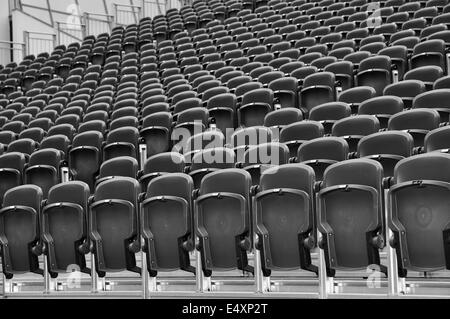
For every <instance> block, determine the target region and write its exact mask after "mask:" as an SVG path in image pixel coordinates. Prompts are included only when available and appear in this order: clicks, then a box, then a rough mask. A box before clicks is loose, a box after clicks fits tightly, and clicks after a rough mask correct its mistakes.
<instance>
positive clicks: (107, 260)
mask: <svg viewBox="0 0 450 319" xmlns="http://www.w3.org/2000/svg"><path fill="white" fill-rule="evenodd" d="M139 192H140V186H139V183H138V182H137V181H136V180H135V179H132V178H129V177H117V178H113V179H110V180H107V181H104V182H103V183H100V184H99V185H98V186H97V187H96V190H95V194H94V198H93V203H92V204H91V205H90V209H89V234H90V238H91V240H92V244H93V253H94V258H95V265H96V272H97V275H98V276H99V277H101V278H103V277H105V275H106V273H109V272H118V271H123V270H129V271H132V272H136V273H139V272H140V269H139V268H138V267H137V266H136V258H135V253H136V252H138V251H139V249H140V243H139V216H138V194H139ZM124 242H126V245H125V246H123V243H124ZM117 247H123V248H122V249H117Z"/></svg>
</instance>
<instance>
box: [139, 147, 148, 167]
mask: <svg viewBox="0 0 450 319" xmlns="http://www.w3.org/2000/svg"><path fill="white" fill-rule="evenodd" d="M146 159H147V145H146V144H139V166H140V169H141V170H143V169H144V164H145V161H146Z"/></svg>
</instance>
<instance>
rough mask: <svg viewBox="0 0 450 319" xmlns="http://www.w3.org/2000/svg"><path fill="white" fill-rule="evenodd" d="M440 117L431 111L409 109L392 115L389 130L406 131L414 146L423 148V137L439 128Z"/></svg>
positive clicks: (434, 111)
mask: <svg viewBox="0 0 450 319" xmlns="http://www.w3.org/2000/svg"><path fill="white" fill-rule="evenodd" d="M439 122H440V116H439V113H438V112H437V111H436V110H433V109H411V110H409V111H405V112H400V113H397V114H395V115H393V116H392V117H391V118H390V119H389V122H388V129H389V130H397V131H406V132H408V133H409V134H411V135H412V137H413V138H414V146H416V147H419V146H423V141H424V138H425V135H426V134H427V133H428V132H429V131H431V130H433V129H436V128H438V127H439Z"/></svg>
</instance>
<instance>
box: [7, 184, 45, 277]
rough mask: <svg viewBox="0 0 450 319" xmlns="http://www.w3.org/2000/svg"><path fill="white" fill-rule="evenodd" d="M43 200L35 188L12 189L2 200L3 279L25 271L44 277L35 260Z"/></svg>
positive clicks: (38, 248) (38, 242)
mask: <svg viewBox="0 0 450 319" xmlns="http://www.w3.org/2000/svg"><path fill="white" fill-rule="evenodd" d="M42 199H43V197H42V191H41V189H40V188H39V187H38V186H35V185H22V186H17V187H14V188H12V189H10V190H8V191H7V192H6V193H5V195H4V197H3V205H2V206H3V209H2V210H0V224H1V225H2V227H1V229H0V236H2V238H3V240H2V242H1V246H2V269H3V274H4V276H5V278H6V279H12V278H13V276H14V275H16V274H23V273H26V272H33V273H36V274H40V275H43V271H42V269H40V268H39V259H38V256H39V255H41V251H42V245H41V244H40V235H41V234H40V227H39V216H40V214H41V204H42Z"/></svg>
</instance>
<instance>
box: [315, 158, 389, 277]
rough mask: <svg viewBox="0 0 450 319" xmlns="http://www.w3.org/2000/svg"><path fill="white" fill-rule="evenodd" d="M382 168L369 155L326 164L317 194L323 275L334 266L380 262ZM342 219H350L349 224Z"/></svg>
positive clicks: (356, 267) (354, 267) (363, 266)
mask: <svg viewBox="0 0 450 319" xmlns="http://www.w3.org/2000/svg"><path fill="white" fill-rule="evenodd" d="M382 177H383V168H382V166H381V164H380V163H378V162H376V161H372V160H369V159H354V160H347V161H343V162H339V163H336V164H333V165H331V166H329V167H328V168H327V169H326V170H325V173H324V178H323V182H322V187H321V190H320V192H319V194H318V207H317V213H318V215H317V216H318V221H317V225H318V231H319V232H320V234H321V236H322V238H321V240H320V241H319V247H320V248H321V249H323V250H324V252H325V263H326V270H327V275H328V276H331V277H334V276H335V273H336V270H344V269H345V270H360V269H367V267H368V266H369V265H378V266H380V255H379V250H380V249H381V248H383V247H384V241H385V239H384V237H383V234H384V233H383V214H382V212H383V205H382V203H383V201H382V198H383V197H382ZM342 220H351V221H352V227H348V224H347V223H343V222H342Z"/></svg>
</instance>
